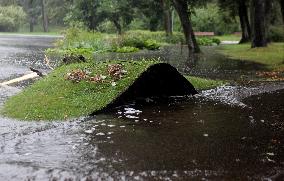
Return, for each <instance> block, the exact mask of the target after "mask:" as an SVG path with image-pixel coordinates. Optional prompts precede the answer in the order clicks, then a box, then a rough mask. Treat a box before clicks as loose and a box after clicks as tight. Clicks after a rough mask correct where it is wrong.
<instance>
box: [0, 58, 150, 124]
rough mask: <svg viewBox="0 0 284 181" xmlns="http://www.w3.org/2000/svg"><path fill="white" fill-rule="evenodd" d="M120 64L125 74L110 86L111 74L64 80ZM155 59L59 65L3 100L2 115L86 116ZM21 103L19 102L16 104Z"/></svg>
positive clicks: (40, 117) (33, 117)
mask: <svg viewBox="0 0 284 181" xmlns="http://www.w3.org/2000/svg"><path fill="white" fill-rule="evenodd" d="M115 63H120V64H122V65H123V67H124V70H126V71H127V74H126V75H125V76H123V77H122V78H121V79H120V80H117V81H116V85H115V86H113V85H112V82H113V81H114V80H112V79H111V77H110V76H107V78H106V79H105V81H104V82H101V83H93V82H90V81H80V82H79V83H74V82H72V81H69V80H66V79H65V78H66V75H67V74H68V73H70V72H71V71H72V70H75V69H81V70H86V71H90V75H107V67H108V65H109V64H115ZM154 63H155V62H154V61H141V62H121V61H120V62H116V61H112V62H108V63H96V64H91V63H84V64H71V65H66V66H61V67H59V68H57V69H56V70H55V71H53V72H52V73H51V74H49V75H48V76H47V77H45V78H44V79H42V80H40V81H38V82H36V83H35V84H33V85H32V86H30V87H29V88H27V89H25V90H24V91H23V92H21V93H19V94H18V95H16V96H13V97H11V98H10V99H8V101H7V102H6V104H5V106H4V109H3V110H2V112H3V114H4V115H7V116H9V117H13V118H18V119H24V120H55V119H59V120H62V119H66V118H72V117H79V116H86V115H89V114H91V113H92V112H94V111H97V110H100V109H102V108H103V107H105V106H106V105H107V104H109V103H110V102H111V101H112V100H114V99H115V98H116V97H117V96H119V95H120V94H121V93H122V92H124V91H125V90H126V89H127V88H128V86H129V85H131V84H132V83H133V82H134V81H135V79H136V78H137V77H138V76H139V75H140V74H141V73H142V72H144V71H145V70H146V69H147V68H148V67H149V66H151V65H153V64H154ZM19 103H21V104H19Z"/></svg>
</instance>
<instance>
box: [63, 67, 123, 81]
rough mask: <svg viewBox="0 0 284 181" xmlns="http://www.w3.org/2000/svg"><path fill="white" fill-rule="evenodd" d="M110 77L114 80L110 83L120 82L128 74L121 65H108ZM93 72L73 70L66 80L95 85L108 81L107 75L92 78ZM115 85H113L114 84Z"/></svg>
mask: <svg viewBox="0 0 284 181" xmlns="http://www.w3.org/2000/svg"><path fill="white" fill-rule="evenodd" d="M106 71H107V73H108V75H109V76H110V77H111V78H112V79H113V80H110V82H113V81H116V80H119V79H121V78H122V77H123V75H125V74H126V73H127V71H125V70H124V69H123V67H122V65H120V64H111V65H108V68H107V70H106ZM90 73H91V72H88V71H85V70H82V69H76V70H72V71H71V72H70V73H67V75H66V77H65V79H66V80H71V81H72V82H75V83H79V82H80V81H82V80H85V81H90V82H93V83H102V82H105V81H106V78H107V76H105V75H94V76H90ZM112 85H113V84H112Z"/></svg>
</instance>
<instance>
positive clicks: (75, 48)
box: [46, 28, 220, 58]
mask: <svg viewBox="0 0 284 181" xmlns="http://www.w3.org/2000/svg"><path fill="white" fill-rule="evenodd" d="M64 35H65V36H64V38H63V39H60V40H58V41H57V42H56V46H57V48H56V49H48V50H47V51H46V53H47V54H48V55H56V56H63V55H65V54H67V55H69V54H73V55H84V56H85V57H86V58H91V57H92V56H93V54H94V53H101V52H117V53H131V52H137V51H139V50H141V49H147V50H158V49H159V48H160V47H161V45H165V44H177V43H180V42H182V43H183V42H184V36H183V34H182V33H174V34H173V35H172V36H166V34H165V33H164V32H150V31H142V30H137V31H129V32H126V33H124V34H123V35H120V36H117V35H115V34H104V33H99V32H87V31H84V30H81V29H78V28H70V29H68V30H66V31H65V32H64ZM197 41H198V43H199V45H203V46H212V45H218V44H220V40H219V39H216V38H210V37H198V38H197Z"/></svg>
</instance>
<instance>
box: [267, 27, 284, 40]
mask: <svg viewBox="0 0 284 181" xmlns="http://www.w3.org/2000/svg"><path fill="white" fill-rule="evenodd" d="M269 39H270V40H271V41H273V42H284V26H273V27H271V28H270V33H269Z"/></svg>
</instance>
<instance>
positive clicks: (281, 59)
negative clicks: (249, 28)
mask: <svg viewBox="0 0 284 181" xmlns="http://www.w3.org/2000/svg"><path fill="white" fill-rule="evenodd" d="M218 51H219V52H220V53H221V54H224V55H226V56H228V57H229V58H231V59H236V60H247V61H251V62H255V63H260V64H263V65H266V66H267V68H270V69H271V70H277V69H279V68H283V67H284V43H272V44H269V46H268V47H264V48H251V45H250V44H237V45H223V46H221V47H220V48H219V50H218Z"/></svg>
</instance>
